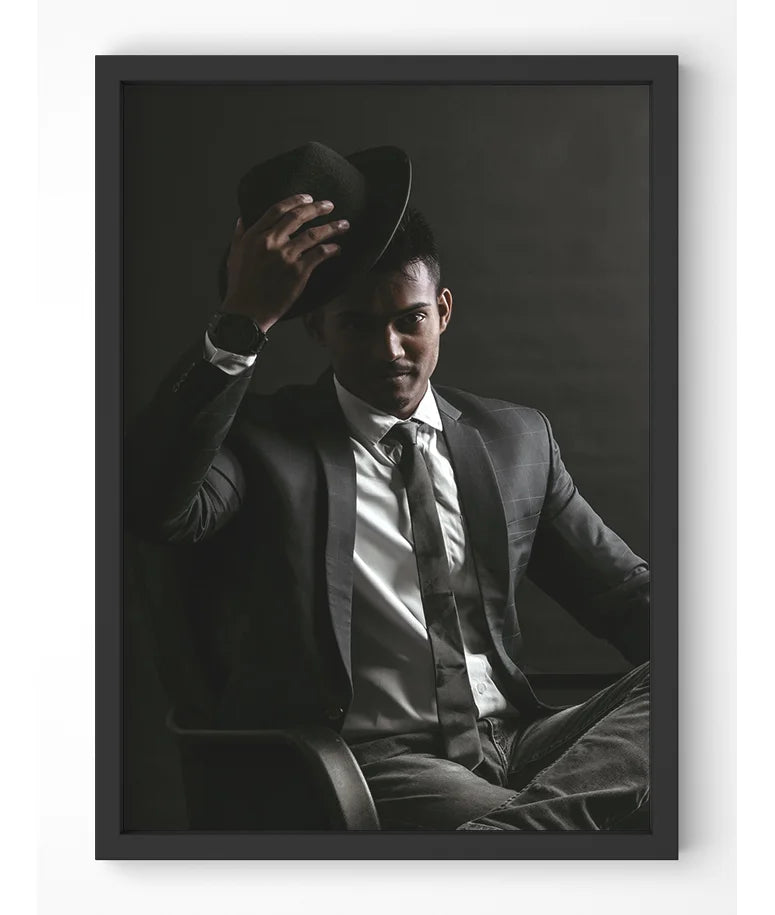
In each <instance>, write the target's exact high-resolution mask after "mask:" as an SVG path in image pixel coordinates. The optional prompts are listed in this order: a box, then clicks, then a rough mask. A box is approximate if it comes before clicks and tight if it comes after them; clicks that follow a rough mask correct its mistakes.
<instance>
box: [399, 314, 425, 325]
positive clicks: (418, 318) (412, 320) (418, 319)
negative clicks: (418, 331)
mask: <svg viewBox="0 0 775 915" xmlns="http://www.w3.org/2000/svg"><path fill="white" fill-rule="evenodd" d="M424 320H425V314H424V312H422V311H413V312H412V313H411V314H408V315H404V316H403V317H402V318H399V319H398V320H397V321H396V324H397V325H398V327H399V328H400V329H406V330H411V329H412V328H413V327H417V326H418V325H419V324H422V322H423V321H424Z"/></svg>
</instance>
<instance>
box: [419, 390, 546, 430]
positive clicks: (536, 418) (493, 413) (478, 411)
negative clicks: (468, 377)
mask: <svg viewBox="0 0 775 915" xmlns="http://www.w3.org/2000/svg"><path fill="white" fill-rule="evenodd" d="M434 390H435V392H436V394H437V395H438V396H440V397H441V400H442V401H443V402H446V403H447V404H449V405H450V406H452V407H453V408H454V410H456V411H458V412H459V414H460V417H461V418H465V419H467V420H469V421H474V422H479V423H486V424H490V425H494V426H498V425H501V426H502V425H508V426H509V427H514V426H517V427H519V428H520V429H521V430H523V431H526V432H535V431H545V430H546V427H547V421H546V417H545V416H544V414H543V413H542V412H541V411H540V410H537V409H536V408H535V407H528V406H526V405H525V404H519V403H513V402H511V401H509V400H501V399H500V398H496V397H482V396H481V395H479V394H472V393H471V392H470V391H463V390H460V389H459V388H449V387H446V386H436V385H434ZM437 399H438V398H437ZM441 406H443V403H442V404H441ZM456 418H457V417H456Z"/></svg>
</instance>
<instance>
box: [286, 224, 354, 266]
mask: <svg viewBox="0 0 775 915" xmlns="http://www.w3.org/2000/svg"><path fill="white" fill-rule="evenodd" d="M349 228H350V223H349V222H348V221H347V220H346V219H338V220H334V222H327V223H325V225H322V226H312V228H310V229H307V231H306V232H299V234H298V235H297V236H296V237H295V238H294V239H293V240H292V241H290V242H288V245H287V250H288V253H289V255H290V256H291V257H292V258H295V257H301V255H302V254H304V252H305V251H308V250H309V249H310V248H312V247H313V246H314V245H319V244H320V243H321V242H324V241H326V239H328V238H332V237H333V236H335V235H341V234H342V233H344V232H346V231H347V230H348V229H349Z"/></svg>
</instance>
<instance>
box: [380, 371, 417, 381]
mask: <svg viewBox="0 0 775 915" xmlns="http://www.w3.org/2000/svg"><path fill="white" fill-rule="evenodd" d="M410 375H411V372H385V373H384V374H382V375H377V376H376V379H377V381H400V380H401V379H402V378H408V377H409V376H410Z"/></svg>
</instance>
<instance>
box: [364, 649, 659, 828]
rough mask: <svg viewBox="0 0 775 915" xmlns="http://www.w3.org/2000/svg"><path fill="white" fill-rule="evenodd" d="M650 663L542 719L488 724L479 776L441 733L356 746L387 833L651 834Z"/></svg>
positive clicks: (483, 727) (483, 726)
mask: <svg viewBox="0 0 775 915" xmlns="http://www.w3.org/2000/svg"><path fill="white" fill-rule="evenodd" d="M649 685H650V684H649V664H648V662H647V663H645V664H643V665H641V666H640V667H637V668H635V669H634V670H631V671H630V672H629V673H627V674H625V676H623V677H622V678H621V679H619V680H617V681H616V682H615V683H613V684H612V685H611V686H609V687H607V688H606V689H603V690H601V691H600V692H598V693H596V694H595V695H594V696H592V697H591V698H590V699H588V700H587V701H586V702H583V703H581V704H580V705H574V706H571V707H570V708H566V709H563V710H561V711H556V712H549V713H547V714H546V715H545V716H542V717H540V718H537V719H530V720H523V719H522V718H520V717H517V718H483V719H481V720H480V721H479V722H478V728H479V735H480V738H481V742H482V749H483V751H484V760H483V762H482V763H480V764H479V765H478V766H477V767H476V769H475V770H474V771H473V772H472V771H469V770H468V769H466V768H465V767H463V766H461V765H459V764H458V763H454V762H451V761H450V760H448V759H444V758H443V749H442V747H441V743H440V738H439V736H438V735H436V734H433V733H417V734H404V735H394V736H390V737H380V738H377V739H374V740H369V741H366V742H361V743H356V744H353V745H351V749H352V751H353V753H354V755H355V758H356V759H357V760H358V763H359V765H360V767H361V769H362V771H363V774H364V776H365V778H366V782H367V783H368V785H369V788H370V790H371V793H372V796H373V798H374V803H375V804H376V807H377V812H378V813H379V817H380V822H381V824H382V827H383V829H402V830H406V829H444V830H449V829H461V830H472V831H473V830H511V829H514V830H601V829H636V828H637V829H647V828H648V810H649V805H648V799H649Z"/></svg>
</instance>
